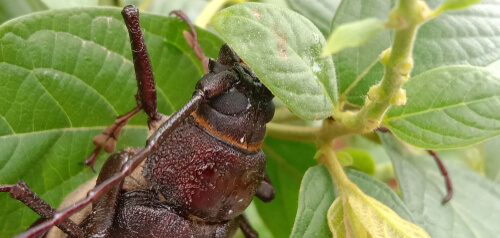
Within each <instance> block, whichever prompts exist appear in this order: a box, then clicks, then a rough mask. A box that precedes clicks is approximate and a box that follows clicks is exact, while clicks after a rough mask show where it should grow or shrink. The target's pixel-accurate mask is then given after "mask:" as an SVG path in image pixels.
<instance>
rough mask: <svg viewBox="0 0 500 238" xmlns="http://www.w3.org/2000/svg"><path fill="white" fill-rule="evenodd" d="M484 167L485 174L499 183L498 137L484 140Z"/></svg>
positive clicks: (499, 153) (499, 158)
mask: <svg viewBox="0 0 500 238" xmlns="http://www.w3.org/2000/svg"><path fill="white" fill-rule="evenodd" d="M484 158H485V162H484V169H485V171H486V176H487V177H488V178H490V179H491V180H492V181H493V182H494V183H496V184H497V185H500V137H499V136H497V137H495V138H493V139H490V140H487V141H485V142H484Z"/></svg>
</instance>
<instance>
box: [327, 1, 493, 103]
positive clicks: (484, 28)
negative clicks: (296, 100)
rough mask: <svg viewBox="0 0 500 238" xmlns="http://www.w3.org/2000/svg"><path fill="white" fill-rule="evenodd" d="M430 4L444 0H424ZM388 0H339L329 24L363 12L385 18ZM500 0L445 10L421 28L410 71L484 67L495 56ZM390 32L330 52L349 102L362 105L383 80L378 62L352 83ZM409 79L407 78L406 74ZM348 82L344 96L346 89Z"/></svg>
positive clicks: (362, 15) (387, 42) (358, 16)
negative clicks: (463, 66) (359, 44)
mask: <svg viewBox="0 0 500 238" xmlns="http://www.w3.org/2000/svg"><path fill="white" fill-rule="evenodd" d="M426 2H427V3H428V4H429V6H430V7H431V8H436V7H437V6H439V4H440V3H441V2H443V0H428V1H426ZM391 5H392V4H389V1H384V0H376V1H374V0H350V1H343V2H342V3H341V5H340V6H339V9H338V10H337V13H336V15H335V18H334V20H333V22H332V29H335V28H336V27H338V26H339V25H341V24H344V23H347V22H352V21H358V20H361V19H364V18H368V17H376V18H379V19H381V20H385V19H387V16H388V15H389V11H390V9H391ZM498 12H500V1H499V0H484V1H481V2H480V3H478V4H476V5H472V6H470V7H468V8H466V9H464V10H459V11H449V12H445V13H443V14H442V15H440V16H438V17H437V18H435V19H433V20H431V21H429V22H427V23H425V24H424V25H423V26H422V27H420V29H419V31H418V34H417V38H416V40H415V47H414V50H413V56H414V69H413V71H412V73H411V75H412V76H416V75H418V74H421V73H423V72H425V71H427V70H430V69H433V68H436V67H440V66H444V65H458V64H464V65H467V64H470V65H475V66H486V65H488V64H489V63H491V62H493V61H495V60H496V59H499V58H500V28H498V27H497V26H498V25H499V24H500V15H499V14H498ZM391 34H392V33H391V32H390V31H384V32H382V33H380V34H379V35H377V36H376V37H375V38H374V39H372V40H371V41H369V42H368V43H367V44H366V45H364V46H362V47H358V48H354V49H347V50H344V51H342V52H340V53H339V54H337V55H335V56H334V62H335V66H336V67H337V73H338V81H339V94H340V95H341V96H345V97H346V98H347V100H348V101H349V102H351V103H354V104H357V105H363V103H364V99H365V96H366V93H367V92H368V89H369V88H370V86H372V85H374V84H376V83H378V81H380V80H381V79H382V75H383V67H382V65H381V64H380V63H376V64H374V66H373V68H371V70H370V71H368V73H367V74H366V75H365V76H364V77H360V79H359V82H357V83H356V84H355V85H351V84H353V82H354V81H355V80H356V78H357V77H358V76H360V75H362V73H363V71H364V70H365V69H367V67H369V66H370V64H371V63H373V62H374V61H375V60H376V58H377V57H378V56H379V54H380V53H381V52H382V51H383V50H385V49H386V48H389V47H390V45H391V39H392V37H391ZM410 80H411V79H410ZM348 87H351V89H350V90H349V92H348V93H347V94H346V95H342V94H343V93H345V90H346V89H347V88H348Z"/></svg>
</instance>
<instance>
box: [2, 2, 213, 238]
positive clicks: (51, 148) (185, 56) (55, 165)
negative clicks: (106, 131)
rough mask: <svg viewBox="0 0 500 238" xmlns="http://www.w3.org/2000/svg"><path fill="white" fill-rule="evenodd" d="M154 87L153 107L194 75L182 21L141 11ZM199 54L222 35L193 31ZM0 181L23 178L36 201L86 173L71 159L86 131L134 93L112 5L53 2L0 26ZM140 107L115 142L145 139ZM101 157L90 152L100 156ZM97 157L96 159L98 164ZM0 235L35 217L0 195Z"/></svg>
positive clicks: (124, 37) (166, 109) (123, 32)
mask: <svg viewBox="0 0 500 238" xmlns="http://www.w3.org/2000/svg"><path fill="white" fill-rule="evenodd" d="M141 26H142V27H143V29H144V33H145V39H146V44H147V45H148V47H149V52H150V55H151V60H152V65H153V69H154V73H155V76H156V78H157V86H158V106H159V111H160V112H162V113H165V114H170V113H171V112H173V111H174V110H176V109H178V108H179V107H180V106H182V104H183V103H184V102H185V101H187V100H188V99H189V97H190V95H191V94H192V91H193V90H194V85H195V84H196V82H197V80H198V79H199V78H200V77H201V75H202V74H203V70H202V67H201V63H200V62H199V60H198V59H197V58H196V57H195V55H194V54H193V53H192V50H191V49H190V48H189V46H188V45H187V43H186V42H185V41H184V38H183V34H182V31H183V30H186V29H187V26H186V25H185V23H183V22H181V21H180V20H178V19H173V18H167V17H161V16H154V15H148V14H142V15H141ZM198 34H199V39H200V43H201V45H202V47H203V49H204V50H205V52H206V53H207V55H208V56H211V57H216V56H217V53H218V50H219V48H220V46H221V45H222V41H221V40H220V39H219V38H217V37H216V36H214V35H212V34H210V33H207V32H205V31H199V32H198ZM0 48H1V49H2V51H0V72H2V79H1V80H0V92H2V93H1V94H0V147H1V149H0V184H12V183H15V182H17V180H19V179H24V180H25V181H26V182H27V183H28V185H29V186H30V187H31V188H33V190H34V191H35V192H37V193H38V194H39V195H40V196H41V197H42V198H43V199H45V200H46V201H48V202H49V203H50V204H52V205H54V206H56V207H57V206H58V204H59V203H60V201H61V199H62V198H63V197H64V196H65V195H66V194H68V193H69V192H71V191H72V190H74V189H75V188H76V187H78V185H79V184H81V183H83V182H84V181H85V180H86V179H89V178H90V177H92V176H94V175H95V174H94V173H92V172H91V171H90V169H89V168H87V167H85V166H82V165H79V164H78V163H79V162H81V161H82V160H83V159H85V157H87V156H88V155H89V154H90V152H91V151H92V150H93V145H92V137H93V136H95V135H97V134H99V133H100V131H102V129H103V128H105V127H106V126H108V125H110V124H111V123H112V122H113V121H114V119H115V117H116V116H118V115H120V114H123V113H125V112H127V111H129V110H131V109H132V108H134V107H135V105H136V102H135V98H134V94H135V93H136V91H137V86H136V81H135V75H134V69H133V64H132V56H131V49H130V44H129V40H128V33H127V29H126V27H125V25H124V24H123V23H122V19H121V15H120V9H113V8H106V9H96V8H92V9H91V8H88V9H79V10H57V11H49V12H43V13H38V14H33V15H29V16H26V17H23V18H19V19H16V20H13V21H10V22H8V23H7V24H5V25H2V26H0ZM145 118H146V117H145V115H140V116H138V117H137V118H134V119H133V120H131V121H130V123H129V125H130V126H128V127H126V128H129V129H125V131H124V134H123V137H124V138H123V139H120V140H119V142H120V143H119V144H118V149H122V148H124V147H128V146H144V143H145V139H146V130H147V127H146V123H145ZM106 156H107V155H102V156H101V157H100V158H99V160H100V161H103V160H104V157H106ZM101 164H102V162H101ZM0 204H2V206H0V214H1V215H0V234H2V235H5V236H12V235H14V234H15V233H18V232H20V231H22V230H24V229H26V228H27V227H28V226H29V225H30V224H31V223H32V222H33V221H34V220H35V219H36V217H37V216H36V214H34V213H33V212H32V211H30V209H28V208H25V206H24V205H22V204H20V203H19V202H17V201H14V200H13V199H11V198H10V197H9V195H8V194H6V193H3V194H0Z"/></svg>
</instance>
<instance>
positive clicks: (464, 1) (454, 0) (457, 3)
mask: <svg viewBox="0 0 500 238" xmlns="http://www.w3.org/2000/svg"><path fill="white" fill-rule="evenodd" d="M480 1H481V0H446V1H445V2H444V3H443V4H441V5H440V6H439V7H438V8H437V9H436V13H441V12H444V11H450V10H457V9H462V8H466V7H468V6H470V5H472V4H476V3H478V2H480Z"/></svg>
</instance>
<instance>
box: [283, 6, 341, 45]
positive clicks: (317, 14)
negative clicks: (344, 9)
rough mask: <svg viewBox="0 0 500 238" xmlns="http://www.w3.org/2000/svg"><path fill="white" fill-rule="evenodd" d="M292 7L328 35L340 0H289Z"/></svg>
mask: <svg viewBox="0 0 500 238" xmlns="http://www.w3.org/2000/svg"><path fill="white" fill-rule="evenodd" d="M287 2H288V5H289V6H290V8H291V9H292V10H294V11H296V12H298V13H300V14H301V15H302V16H305V17H307V19H309V20H311V22H312V23H314V25H316V27H318V29H319V30H320V31H321V33H323V35H324V36H325V37H326V36H328V35H329V34H330V22H331V21H332V18H333V15H334V14H335V11H336V10H337V8H338V6H339V5H340V0H287Z"/></svg>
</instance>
